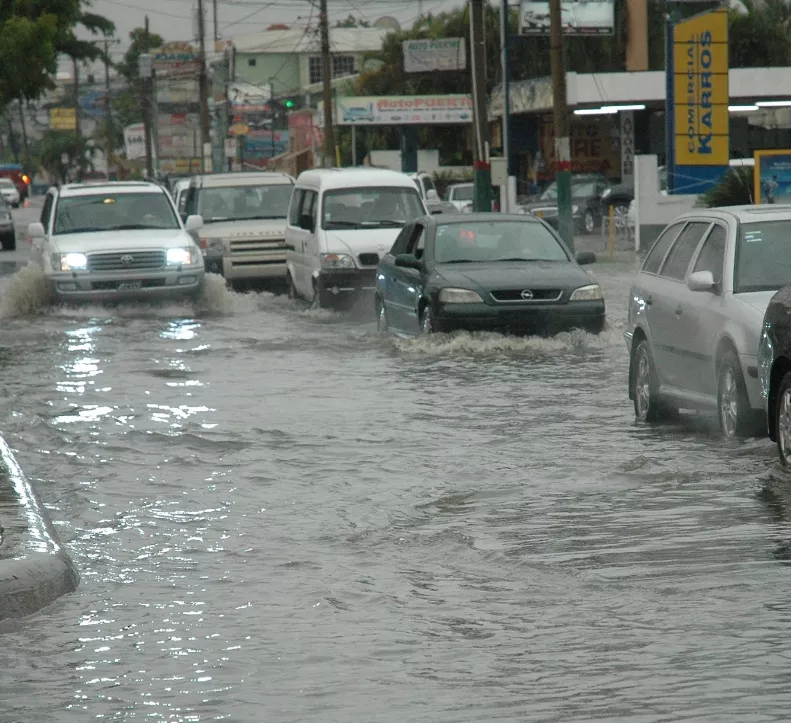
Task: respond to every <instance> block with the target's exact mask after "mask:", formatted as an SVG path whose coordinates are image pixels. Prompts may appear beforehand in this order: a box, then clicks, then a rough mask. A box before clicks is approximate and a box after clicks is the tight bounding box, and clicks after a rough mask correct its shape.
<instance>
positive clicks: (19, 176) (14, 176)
mask: <svg viewBox="0 0 791 723" xmlns="http://www.w3.org/2000/svg"><path fill="white" fill-rule="evenodd" d="M0 178H8V179H10V180H11V181H12V183H13V184H14V186H16V190H17V191H19V198H20V200H21V201H24V200H25V199H26V198H27V197H28V196H29V195H30V177H29V176H28V175H27V173H25V170H24V168H23V167H22V165H21V164H19V163H0Z"/></svg>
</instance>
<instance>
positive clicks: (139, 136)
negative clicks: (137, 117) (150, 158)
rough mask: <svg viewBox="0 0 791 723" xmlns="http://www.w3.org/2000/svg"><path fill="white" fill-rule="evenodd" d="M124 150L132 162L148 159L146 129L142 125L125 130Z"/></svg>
mask: <svg viewBox="0 0 791 723" xmlns="http://www.w3.org/2000/svg"><path fill="white" fill-rule="evenodd" d="M124 150H125V151H126V157H127V158H128V159H129V160H130V161H135V160H139V159H140V158H145V157H146V139H145V127H144V126H143V124H142V123H135V124H133V125H130V126H126V128H124Z"/></svg>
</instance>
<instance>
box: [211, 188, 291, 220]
mask: <svg viewBox="0 0 791 723" xmlns="http://www.w3.org/2000/svg"><path fill="white" fill-rule="evenodd" d="M292 189H293V186H292V184H290V183H269V184H266V185H260V186H253V185H250V186H219V187H216V188H202V189H200V191H199V192H198V204H197V213H199V214H200V215H201V216H202V217H203V221H204V223H216V222H218V221H246V220H252V219H267V218H286V216H288V203H289V201H290V200H291V190H292Z"/></svg>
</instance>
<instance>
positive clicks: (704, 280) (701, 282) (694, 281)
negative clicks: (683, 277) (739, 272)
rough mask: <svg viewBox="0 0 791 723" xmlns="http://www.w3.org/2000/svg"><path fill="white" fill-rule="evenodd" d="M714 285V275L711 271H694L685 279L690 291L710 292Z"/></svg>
mask: <svg viewBox="0 0 791 723" xmlns="http://www.w3.org/2000/svg"><path fill="white" fill-rule="evenodd" d="M714 285H715V282H714V274H712V273H711V271H695V272H694V273H692V274H690V275H689V278H688V279H687V287H688V288H689V290H690V291H711V290H712V289H713V288H714Z"/></svg>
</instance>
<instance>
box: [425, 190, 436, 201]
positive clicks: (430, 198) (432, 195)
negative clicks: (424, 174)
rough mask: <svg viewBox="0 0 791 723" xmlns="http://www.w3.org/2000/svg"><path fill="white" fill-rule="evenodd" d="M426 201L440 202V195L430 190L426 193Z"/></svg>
mask: <svg viewBox="0 0 791 723" xmlns="http://www.w3.org/2000/svg"><path fill="white" fill-rule="evenodd" d="M426 200H427V201H438V200H439V194H438V193H437V192H436V191H435V190H434V189H433V188H429V189H428V191H426Z"/></svg>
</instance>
